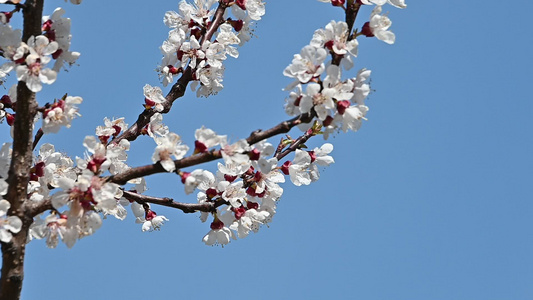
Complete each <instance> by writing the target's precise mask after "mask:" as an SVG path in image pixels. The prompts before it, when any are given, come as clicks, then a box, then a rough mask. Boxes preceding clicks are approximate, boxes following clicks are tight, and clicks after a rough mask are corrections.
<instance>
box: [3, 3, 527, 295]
mask: <svg viewBox="0 0 533 300" xmlns="http://www.w3.org/2000/svg"><path fill="white" fill-rule="evenodd" d="M489 2H490V3H492V4H489ZM496 2H498V4H497V5H496V4H495V3H496ZM512 2H513V3H512V4H509V5H507V4H506V3H503V2H501V1H492V2H491V1H422V0H407V4H408V7H407V9H404V10H400V9H396V8H394V7H392V6H386V7H385V8H384V9H385V11H390V13H389V17H390V18H391V19H392V22H393V25H392V27H391V29H392V31H393V32H395V33H396V37H397V39H396V44H395V45H392V46H390V45H387V44H385V43H383V42H381V41H378V40H376V39H367V38H363V39H360V44H359V57H358V58H357V59H356V69H359V68H363V67H366V68H369V69H371V70H372V71H373V73H372V89H373V90H374V92H372V94H371V95H370V97H369V100H368V101H367V105H368V106H369V107H370V112H369V113H368V115H367V118H368V119H369V120H368V121H367V122H365V123H364V124H363V127H362V128H361V130H360V131H359V132H357V133H349V134H340V135H337V136H335V137H334V138H332V139H331V142H332V143H333V144H334V146H335V149H334V151H333V153H332V155H333V157H334V158H335V160H336V163H335V164H334V165H332V166H330V167H329V168H327V169H325V170H323V171H322V173H321V175H322V177H321V179H320V180H319V181H318V182H316V183H314V184H312V185H310V186H307V187H302V188H297V187H294V186H293V185H292V184H291V183H290V182H289V183H286V184H285V185H284V188H285V193H284V195H283V197H282V199H281V202H280V203H279V206H278V213H277V215H276V216H275V218H274V221H273V222H272V223H271V224H270V227H269V228H263V229H261V230H260V231H259V233H257V234H252V235H251V236H249V237H247V238H246V239H242V240H237V241H233V242H232V243H230V244H229V245H227V246H226V247H224V248H222V247H208V246H205V245H204V244H203V243H202V241H201V239H202V237H203V236H204V234H205V233H207V231H209V224H208V223H201V222H200V220H199V218H198V216H197V215H193V214H187V215H186V214H183V213H181V212H180V211H175V210H172V209H165V208H154V210H155V211H156V212H157V213H158V214H163V215H165V216H166V217H168V218H169V219H170V221H169V222H168V223H167V224H165V225H164V227H163V228H162V230H161V231H159V232H152V233H143V232H141V229H140V225H139V224H135V223H134V219H133V218H132V217H131V216H129V217H128V218H127V219H126V220H125V221H122V222H120V221H117V220H115V219H114V218H113V219H107V220H105V222H104V226H103V227H102V228H101V229H100V230H99V231H98V232H97V233H96V234H95V235H94V236H91V237H88V238H85V239H83V240H81V241H79V242H78V243H77V244H76V245H75V246H74V248H73V249H66V247H65V246H64V245H60V246H59V247H58V248H57V249H48V248H46V246H45V243H44V242H43V241H34V242H32V243H30V245H29V247H28V249H27V259H26V277H25V283H24V287H23V292H22V298H23V299H57V300H62V299H76V300H85V299H91V300H93V299H102V300H107V299H147V298H150V299H215V298H217V299H239V298H242V299H365V300H381V299H395V300H399V299H409V300H415V299H421V300H422V299H423V300H427V299H432V300H433V299H446V300H448V299H454V300H461V299H465V300H467V299H484V300H488V299H532V298H533V285H532V284H531V282H533V256H532V253H533V219H532V216H533V202H532V200H533V197H532V194H533V193H532V189H533V184H532V183H531V182H532V179H533V174H532V170H533V158H532V153H533V137H532V127H533V126H532V125H531V116H532V112H533V104H532V101H531V92H530V87H531V83H530V80H531V67H533V64H532V58H531V53H530V52H531V49H532V45H533V38H532V35H531V34H530V33H529V27H530V26H529V25H528V22H527V20H529V19H530V15H531V12H532V11H533V2H531V1H512ZM177 4H178V2H177V1H175V0H172V1H171V0H160V1H140V0H130V1H120V2H119V1H105V4H103V2H102V1H95V0H85V1H83V4H82V5H79V6H74V5H71V4H70V3H64V1H47V4H46V7H45V10H46V13H48V14H51V13H52V11H53V9H54V8H55V6H56V5H61V6H62V7H64V8H65V9H66V11H67V12H66V16H68V17H71V19H72V33H73V42H72V47H71V49H72V50H75V51H80V52H81V53H82V56H81V57H80V59H79V66H77V67H73V68H71V70H70V71H69V72H68V73H65V72H62V73H60V74H59V77H58V80H57V82H56V83H55V84H54V85H52V86H50V87H49V86H45V88H44V89H43V92H41V93H39V97H40V98H39V99H40V101H41V103H44V102H45V101H46V99H48V98H47V97H50V100H51V99H52V97H60V96H62V95H63V94H64V93H65V92H68V93H69V94H70V95H79V96H82V97H83V98H84V103H83V104H82V105H81V113H82V114H83V117H82V118H80V119H77V120H74V122H73V126H72V128H70V129H64V128H63V129H61V131H60V133H59V134H57V135H51V136H45V138H44V139H43V142H51V143H54V144H55V145H56V148H57V149H60V150H62V151H65V152H67V153H69V154H70V155H71V156H76V155H78V156H81V155H82V154H83V151H84V149H83V146H82V141H83V138H84V136H85V135H90V134H94V128H95V127H96V126H97V125H101V124H102V119H103V118H104V117H105V116H107V117H120V116H124V117H126V121H127V123H129V124H131V123H133V122H134V120H135V119H136V116H137V115H138V113H139V112H140V111H141V109H142V107H141V104H142V103H143V94H142V87H143V86H144V84H146V83H149V84H152V85H156V84H158V78H157V75H156V73H155V72H154V71H153V70H154V69H155V68H156V67H157V64H158V63H159V61H160V58H161V55H160V52H159V46H160V44H161V42H162V41H163V40H164V39H165V38H166V36H167V33H168V29H167V28H166V27H165V25H164V24H163V22H162V19H163V15H164V13H165V11H167V10H177ZM370 10H371V8H370V7H365V8H364V9H362V11H361V12H360V16H359V19H358V22H357V23H356V25H357V26H359V27H360V26H361V25H362V24H363V23H364V22H365V21H366V20H367V18H368V16H369V15H370ZM332 19H336V20H341V19H342V11H341V10H340V9H338V8H333V7H331V6H330V5H328V4H323V3H320V2H318V1H314V0H301V1H281V0H270V1H268V3H267V14H266V15H265V16H264V18H263V20H262V21H260V22H259V23H258V27H257V30H256V32H255V34H256V37H255V38H253V39H252V40H251V41H250V42H249V43H247V44H246V45H245V46H244V48H241V49H240V54H241V57H240V58H239V59H237V60H235V59H230V60H229V61H228V63H227V65H226V67H227V71H226V76H225V78H224V85H225V89H224V90H223V91H222V92H221V93H219V95H217V96H215V97H211V98H208V99H197V98H196V97H195V96H194V95H193V93H187V95H186V96H185V97H184V98H182V99H181V100H178V102H177V103H176V104H175V105H174V108H173V111H172V112H171V113H170V114H168V115H166V116H165V122H166V123H167V124H168V125H169V126H170V128H171V130H172V131H174V132H177V133H178V134H180V135H181V136H182V138H183V139H184V140H185V141H186V142H188V143H189V144H192V142H193V141H194V135H193V134H194V130H195V129H196V128H199V127H200V126H202V125H206V126H207V127H210V128H212V129H214V130H215V131H216V132H217V133H219V134H227V135H228V136H229V137H231V138H232V139H233V140H236V139H238V138H244V137H247V136H248V135H249V133H250V132H252V131H254V130H256V129H259V128H262V129H266V128H269V127H271V126H273V125H275V124H277V123H279V122H280V121H282V120H285V119H287V118H288V117H287V116H286V115H285V113H284V111H283V104H284V99H285V97H286V96H287V94H286V93H285V92H283V91H282V90H281V89H282V88H283V87H284V86H286V85H287V84H288V83H289V82H290V81H291V80H290V79H288V78H285V77H283V76H282V71H283V69H284V68H285V67H286V66H287V65H288V64H289V63H290V61H291V59H292V56H293V54H295V53H298V52H299V51H300V49H301V48H302V47H303V46H304V45H306V44H307V43H309V40H310V39H311V36H312V34H313V32H314V31H315V30H316V29H318V28H322V27H324V26H325V25H326V24H327V23H328V22H329V21H330V20H332ZM354 72H355V71H354ZM352 75H355V73H352ZM164 91H165V92H166V91H168V88H167V89H164ZM2 126H3V127H4V128H5V126H6V125H5V124H2ZM295 132H297V131H295ZM294 135H295V136H296V135H297V133H294ZM5 140H7V131H6V130H4V131H2V132H1V133H0V141H2V142H3V141H5ZM277 140H278V138H276V139H275V140H273V141H272V142H273V143H274V142H276V141H277ZM322 142H323V141H322V140H321V139H320V138H316V139H314V140H313V141H312V142H311V143H310V144H309V146H310V147H315V146H317V145H320V144H321V143H322ZM153 149H154V143H153V141H152V140H150V139H148V138H140V139H139V140H138V141H137V142H135V143H133V145H132V151H131V153H130V160H129V163H130V164H131V165H144V164H149V163H151V160H150V158H151V155H152V153H153ZM206 167H207V168H211V170H214V169H213V168H212V165H207V166H206ZM149 187H150V190H149V191H148V192H147V194H149V195H153V196H169V197H173V198H175V199H176V200H180V201H189V202H194V201H195V197H194V196H185V195H184V193H183V186H182V184H181V183H180V182H179V179H178V178H177V176H175V175H171V174H164V175H158V176H155V177H153V178H152V179H151V180H150V181H149Z"/></svg>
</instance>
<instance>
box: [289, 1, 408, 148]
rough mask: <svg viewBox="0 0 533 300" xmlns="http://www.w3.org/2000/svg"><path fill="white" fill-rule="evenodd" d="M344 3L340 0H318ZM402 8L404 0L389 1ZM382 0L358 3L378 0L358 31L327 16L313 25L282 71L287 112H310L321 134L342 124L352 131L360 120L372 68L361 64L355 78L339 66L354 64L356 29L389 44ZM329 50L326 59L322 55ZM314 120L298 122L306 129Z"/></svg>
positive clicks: (363, 118)
mask: <svg viewBox="0 0 533 300" xmlns="http://www.w3.org/2000/svg"><path fill="white" fill-rule="evenodd" d="M320 1H321V2H328V3H332V5H333V6H343V5H344V2H343V1H331V0H320ZM389 2H390V3H391V4H392V5H394V6H396V7H400V8H403V7H405V3H404V1H403V0H391V1H389ZM385 3H386V1H385V0H383V1H381V0H380V1H378V0H376V1H367V0H365V1H361V2H359V4H378V6H376V7H375V8H374V10H373V11H372V15H371V20H370V21H369V22H367V23H365V25H364V26H363V29H362V31H361V33H359V34H357V32H355V33H351V32H350V31H349V28H348V24H347V23H345V22H336V21H331V22H330V23H329V24H327V25H326V27H325V28H323V29H318V30H317V31H315V33H314V35H313V38H312V39H311V42H310V43H309V45H306V46H304V47H303V48H302V50H301V52H300V53H299V54H295V55H294V58H293V60H292V62H291V64H290V65H289V66H287V67H286V68H285V70H284V71H283V74H284V75H285V76H287V77H290V78H293V79H294V81H293V82H292V83H291V84H289V85H288V86H287V87H286V88H285V90H290V91H291V92H290V95H289V97H288V98H287V99H286V105H285V111H286V113H287V114H288V115H290V116H294V115H300V114H310V115H311V116H315V118H316V119H317V120H318V121H319V122H320V124H321V125H322V126H323V128H324V129H323V134H324V138H325V139H327V138H328V137H329V134H331V133H333V132H336V131H339V130H342V131H343V132H347V131H348V130H352V131H357V130H358V129H359V128H360V127H361V123H362V120H365V116H366V113H367V112H368V107H367V106H366V105H365V99H366V97H367V96H368V94H369V93H370V86H369V83H368V79H369V76H370V73H371V71H370V70H367V69H361V70H359V72H358V73H357V76H356V77H355V78H350V79H345V80H343V79H342V70H343V69H344V70H350V69H351V68H352V67H353V66H354V61H353V58H355V57H357V55H358V46H359V43H358V41H357V36H358V35H366V36H376V37H377V38H378V39H380V40H383V41H385V42H387V43H389V44H392V43H394V39H395V36H394V34H393V33H392V32H390V31H388V28H389V27H390V24H391V22H390V19H389V18H388V17H387V16H384V15H380V13H381V5H383V4H385ZM328 56H330V57H331V60H329V61H328V60H327V58H328ZM312 124H313V122H310V123H308V124H302V125H300V126H299V127H300V129H302V130H304V131H305V130H307V129H309V128H310V127H311V126H312Z"/></svg>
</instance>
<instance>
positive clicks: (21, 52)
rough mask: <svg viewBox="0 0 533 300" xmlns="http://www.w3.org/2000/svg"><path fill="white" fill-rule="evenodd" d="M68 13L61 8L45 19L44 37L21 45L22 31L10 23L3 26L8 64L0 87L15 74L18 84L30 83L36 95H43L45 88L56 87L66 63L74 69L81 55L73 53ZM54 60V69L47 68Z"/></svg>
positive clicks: (1, 43)
mask: <svg viewBox="0 0 533 300" xmlns="http://www.w3.org/2000/svg"><path fill="white" fill-rule="evenodd" d="M64 13H65V11H64V10H63V9H62V8H58V9H56V10H55V11H54V13H53V14H52V15H51V16H46V17H44V18H43V26H42V31H43V34H42V35H38V36H31V37H30V38H29V39H28V40H27V41H26V42H24V41H21V39H22V36H21V30H20V29H16V30H14V29H13V28H12V27H11V25H10V24H9V22H7V21H8V19H7V18H5V16H4V18H3V19H5V20H6V22H0V23H1V24H0V54H1V56H2V57H3V58H4V59H6V60H7V62H6V63H4V64H2V65H0V83H1V82H3V81H4V80H5V77H6V76H7V75H8V74H9V73H10V72H11V71H12V70H15V72H16V75H17V80H19V81H24V82H26V86H27V87H28V89H29V90H31V91H32V92H39V91H40V90H41V89H42V84H43V83H46V84H52V83H54V82H55V80H56V78H57V73H58V72H59V70H60V69H61V68H62V67H63V65H64V63H65V62H66V63H67V64H69V65H72V64H74V63H75V62H76V60H77V59H78V57H79V56H80V53H78V52H72V51H70V40H71V34H70V19H68V18H64V17H62V15H63V14H64ZM52 59H54V60H55V63H54V66H53V68H52V69H50V68H46V66H47V64H48V63H50V61H51V60H52Z"/></svg>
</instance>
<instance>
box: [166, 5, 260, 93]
mask: <svg viewBox="0 0 533 300" xmlns="http://www.w3.org/2000/svg"><path fill="white" fill-rule="evenodd" d="M218 2H219V1H218V0H195V1H194V4H190V3H187V2H185V1H184V0H182V1H181V2H180V4H179V10H178V12H176V11H169V12H167V13H166V14H165V18H164V22H165V24H166V25H167V26H168V27H169V28H170V29H171V30H170V32H169V34H168V39H167V40H165V41H164V42H163V44H162V45H161V48H160V49H161V53H162V54H163V59H162V62H161V65H160V66H159V68H158V71H159V74H160V77H161V78H162V82H163V85H164V86H167V85H168V84H169V83H171V82H172V81H173V80H174V76H175V75H176V74H179V73H183V72H184V70H186V69H187V68H190V69H191V72H192V78H193V80H194V82H193V83H192V84H191V88H192V89H193V90H196V95H197V96H198V97H200V96H204V97H207V96H209V95H213V94H216V93H218V92H219V91H220V90H222V88H223V85H222V80H223V76H224V65H223V62H224V60H226V58H227V56H228V55H229V56H231V57H234V58H236V57H238V56H239V52H238V51H237V49H236V47H235V46H236V45H242V44H244V42H246V41H248V40H249V39H250V37H251V31H252V30H253V23H254V22H255V21H257V20H260V19H261V17H262V16H263V15H264V14H265V7H264V3H263V2H262V1H261V0H248V1H242V0H241V1H239V0H237V1H227V0H225V1H221V3H219V7H224V8H225V7H227V6H228V5H231V7H232V9H231V12H232V14H233V16H234V18H235V19H232V18H231V17H228V16H227V14H224V15H223V16H222V15H218V16H217V14H216V12H217V11H218V10H217V9H216V8H215V7H213V5H214V4H215V3H218ZM215 18H217V19H216V20H215ZM223 18H225V20H224V19H223ZM213 28H216V29H217V31H216V32H214V34H213V33H212V32H211V31H212V30H213ZM210 35H213V38H214V41H211V40H210V39H211V36H210Z"/></svg>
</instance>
